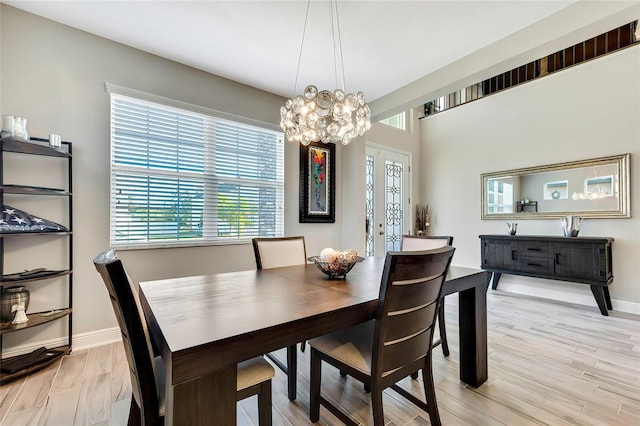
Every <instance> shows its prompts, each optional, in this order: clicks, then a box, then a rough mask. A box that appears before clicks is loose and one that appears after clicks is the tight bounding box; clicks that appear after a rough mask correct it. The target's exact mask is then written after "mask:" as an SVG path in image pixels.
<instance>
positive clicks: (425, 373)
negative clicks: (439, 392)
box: [422, 355, 441, 426]
mask: <svg viewBox="0 0 640 426" xmlns="http://www.w3.org/2000/svg"><path fill="white" fill-rule="evenodd" d="M422 384H423V387H424V395H425V397H426V400H427V412H428V413H429V420H430V421H431V424H432V425H433V426H440V425H441V422H440V414H439V413H438V402H437V401H436V387H435V384H434V383H433V369H432V368H431V355H429V356H427V359H426V360H425V366H424V367H423V368H422Z"/></svg>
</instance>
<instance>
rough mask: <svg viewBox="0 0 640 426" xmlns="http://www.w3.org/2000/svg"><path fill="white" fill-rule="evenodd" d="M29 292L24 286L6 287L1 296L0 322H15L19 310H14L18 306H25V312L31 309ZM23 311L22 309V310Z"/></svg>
mask: <svg viewBox="0 0 640 426" xmlns="http://www.w3.org/2000/svg"><path fill="white" fill-rule="evenodd" d="M29 297H30V294H29V290H27V289H26V288H24V287H23V286H15V287H6V288H4V289H3V290H2V294H0V322H10V321H13V320H14V318H15V316H16V313H17V312H18V310H16V309H13V307H14V306H16V305H18V306H19V305H24V309H23V311H24V312H26V311H27V308H28V307H29ZM21 310H22V309H21Z"/></svg>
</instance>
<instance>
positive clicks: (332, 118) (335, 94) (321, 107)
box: [280, 0, 371, 145]
mask: <svg viewBox="0 0 640 426" xmlns="http://www.w3.org/2000/svg"><path fill="white" fill-rule="evenodd" d="M310 4H311V0H308V2H307V13H306V15H305V20H304V29H303V32H302V42H301V43H300V55H299V56H298V68H297V71H296V81H295V84H294V88H293V92H294V93H295V91H296V89H297V84H298V75H299V74H300V60H301V58H302V47H303V46H304V36H305V33H306V29H307V18H308V17H309V5H310ZM329 4H330V12H331V30H332V31H331V32H332V38H333V48H334V62H335V64H334V68H335V76H336V86H337V85H338V82H337V81H338V65H339V67H340V69H341V70H342V88H339V89H335V90H334V91H329V90H320V91H318V89H317V88H316V86H314V85H309V86H307V87H306V88H305V89H304V92H303V94H302V95H297V96H294V97H293V98H290V99H287V101H286V102H285V104H284V106H282V107H280V127H281V128H282V130H283V131H284V134H285V136H286V138H287V140H289V141H292V142H300V143H302V144H303V145H309V144H310V143H311V142H317V141H322V142H324V143H337V142H338V141H339V142H340V143H342V144H343V145H348V144H349V143H350V142H351V140H352V139H353V138H355V137H357V136H362V135H364V133H365V132H366V131H367V130H369V129H370V128H371V110H370V109H369V105H367V103H366V102H365V100H364V94H363V93H362V92H357V93H356V94H353V93H346V91H345V89H344V87H345V82H344V61H343V58H342V41H341V39H340V21H339V19H338V6H337V0H331V1H330V2H329ZM334 21H335V24H334ZM336 35H337V39H338V44H336ZM336 58H337V59H336Z"/></svg>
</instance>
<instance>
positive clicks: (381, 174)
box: [365, 146, 411, 256]
mask: <svg viewBox="0 0 640 426" xmlns="http://www.w3.org/2000/svg"><path fill="white" fill-rule="evenodd" d="M366 158H367V160H366V161H367V167H366V173H367V178H366V182H367V186H366V191H367V194H366V207H365V215H366V224H367V241H366V255H367V256H384V255H385V253H386V252H387V251H390V250H391V251H393V250H400V243H401V240H402V234H403V233H407V232H408V230H409V229H411V228H410V226H409V219H410V215H409V214H408V212H409V211H410V210H409V201H410V200H409V195H410V191H409V155H408V154H405V153H400V152H397V151H391V150H387V149H384V148H380V147H374V146H367V157H366Z"/></svg>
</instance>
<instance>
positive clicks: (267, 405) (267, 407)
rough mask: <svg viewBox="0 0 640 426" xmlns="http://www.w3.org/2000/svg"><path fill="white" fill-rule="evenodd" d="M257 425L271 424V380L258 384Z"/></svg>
mask: <svg viewBox="0 0 640 426" xmlns="http://www.w3.org/2000/svg"><path fill="white" fill-rule="evenodd" d="M258 425H259V426H271V380H265V381H264V382H262V384H261V385H260V393H259V394H258Z"/></svg>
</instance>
